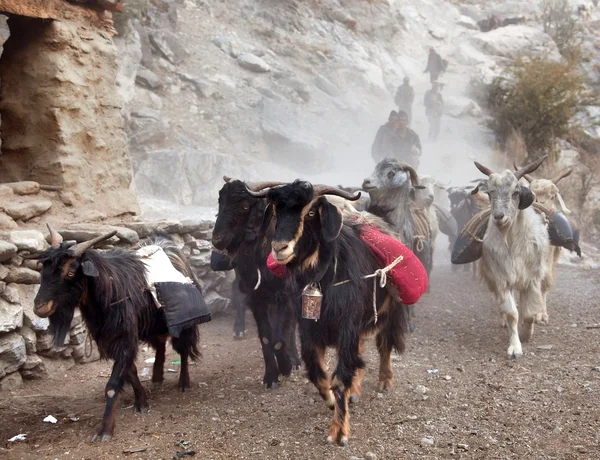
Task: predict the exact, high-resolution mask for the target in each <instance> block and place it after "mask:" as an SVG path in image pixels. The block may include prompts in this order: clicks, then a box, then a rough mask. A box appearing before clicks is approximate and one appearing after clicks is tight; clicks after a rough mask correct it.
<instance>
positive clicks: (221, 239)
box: [212, 234, 227, 250]
mask: <svg viewBox="0 0 600 460" xmlns="http://www.w3.org/2000/svg"><path fill="white" fill-rule="evenodd" d="M212 244H213V246H214V247H215V248H216V249H219V250H223V249H225V248H226V246H227V238H226V237H225V235H214V234H213V237H212Z"/></svg>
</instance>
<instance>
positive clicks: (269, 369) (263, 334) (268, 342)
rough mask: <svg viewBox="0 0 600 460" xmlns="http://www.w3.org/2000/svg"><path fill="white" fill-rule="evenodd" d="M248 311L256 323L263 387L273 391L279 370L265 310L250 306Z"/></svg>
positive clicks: (264, 308) (277, 380)
mask: <svg viewBox="0 0 600 460" xmlns="http://www.w3.org/2000/svg"><path fill="white" fill-rule="evenodd" d="M250 310H251V311H252V314H253V315H254V320H255V321H256V327H257V329H258V339H259V340H260V346H261V347H262V352H263V358H264V360H265V375H264V377H263V385H265V387H266V388H267V389H274V388H277V383H278V382H279V369H278V367H277V361H276V360H275V353H274V350H273V337H272V334H271V324H270V323H269V317H268V314H267V308H266V307H260V306H259V307H257V306H255V305H252V304H251V305H250Z"/></svg>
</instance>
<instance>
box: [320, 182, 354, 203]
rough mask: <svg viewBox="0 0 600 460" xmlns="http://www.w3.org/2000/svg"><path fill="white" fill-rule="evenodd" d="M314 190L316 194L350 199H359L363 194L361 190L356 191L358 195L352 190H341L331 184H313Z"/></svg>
mask: <svg viewBox="0 0 600 460" xmlns="http://www.w3.org/2000/svg"><path fill="white" fill-rule="evenodd" d="M313 191H314V193H315V196H322V195H335V196H339V197H342V198H344V199H346V200H350V201H356V200H358V199H359V198H360V195H361V193H360V192H356V195H354V194H353V193H351V192H347V191H345V190H340V189H339V188H336V187H331V186H329V185H315V186H313Z"/></svg>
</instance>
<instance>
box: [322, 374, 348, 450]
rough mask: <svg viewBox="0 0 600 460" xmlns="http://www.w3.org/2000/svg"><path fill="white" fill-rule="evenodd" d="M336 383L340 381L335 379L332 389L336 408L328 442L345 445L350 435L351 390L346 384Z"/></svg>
mask: <svg viewBox="0 0 600 460" xmlns="http://www.w3.org/2000/svg"><path fill="white" fill-rule="evenodd" d="M336 383H338V382H336V380H335V379H334V386H333V388H332V391H333V394H334V397H335V410H334V412H333V418H332V420H331V426H330V427H329V433H328V436H327V442H329V443H332V444H333V443H336V444H337V445H339V446H342V447H345V446H347V445H348V438H349V436H350V411H349V410H348V399H349V398H348V396H349V395H350V390H349V389H348V388H347V387H345V386H344V385H340V384H336Z"/></svg>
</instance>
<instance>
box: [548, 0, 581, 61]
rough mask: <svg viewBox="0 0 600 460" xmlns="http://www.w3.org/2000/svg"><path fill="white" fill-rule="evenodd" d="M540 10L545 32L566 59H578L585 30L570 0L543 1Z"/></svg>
mask: <svg viewBox="0 0 600 460" xmlns="http://www.w3.org/2000/svg"><path fill="white" fill-rule="evenodd" d="M540 8H541V10H542V14H541V19H542V24H543V26H544V32H546V33H547V34H548V35H550V36H551V37H552V39H553V40H554V42H555V43H556V46H558V49H559V51H560V53H561V54H562V55H563V56H564V57H566V58H567V59H569V60H574V59H577V57H578V54H579V53H580V50H581V43H582V41H583V35H582V33H583V28H582V27H581V24H580V23H579V21H578V19H577V18H576V17H575V16H574V14H573V13H574V11H573V7H572V6H571V4H570V2H569V0H542V2H541V3H540Z"/></svg>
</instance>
